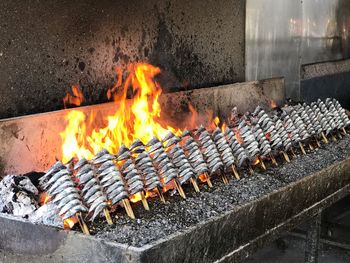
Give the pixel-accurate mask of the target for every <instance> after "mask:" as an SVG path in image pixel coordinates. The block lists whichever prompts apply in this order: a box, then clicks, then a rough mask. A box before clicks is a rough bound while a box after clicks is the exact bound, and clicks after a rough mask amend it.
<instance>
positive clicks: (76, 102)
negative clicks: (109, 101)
mask: <svg viewBox="0 0 350 263" xmlns="http://www.w3.org/2000/svg"><path fill="white" fill-rule="evenodd" d="M83 101H84V95H83V92H82V91H81V90H80V88H79V86H77V85H73V86H72V94H70V93H67V95H66V96H65V97H64V98H63V104H64V108H67V107H68V106H80V105H81V103H82V102H83Z"/></svg>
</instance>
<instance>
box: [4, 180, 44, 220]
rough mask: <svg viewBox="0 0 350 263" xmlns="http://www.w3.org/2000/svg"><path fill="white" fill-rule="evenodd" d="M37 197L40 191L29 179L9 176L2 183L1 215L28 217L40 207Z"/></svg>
mask: <svg viewBox="0 0 350 263" xmlns="http://www.w3.org/2000/svg"><path fill="white" fill-rule="evenodd" d="M36 195H38V189H37V188H36V187H35V186H34V185H33V184H32V182H31V181H30V180H29V178H28V177H24V176H18V175H7V176H5V177H4V179H3V180H2V181H1V182H0V213H8V214H13V215H14V216H18V217H27V216H28V215H30V214H31V213H33V211H35V210H36V209H37V208H38V207H39V205H38V203H37V201H36V200H35V198H34V197H35V196H36Z"/></svg>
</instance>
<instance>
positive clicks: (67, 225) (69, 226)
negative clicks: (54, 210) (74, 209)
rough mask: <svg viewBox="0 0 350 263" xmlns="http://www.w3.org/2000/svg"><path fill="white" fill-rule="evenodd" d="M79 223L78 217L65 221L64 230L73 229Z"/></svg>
mask: <svg viewBox="0 0 350 263" xmlns="http://www.w3.org/2000/svg"><path fill="white" fill-rule="evenodd" d="M77 222H78V218H77V216H72V217H70V218H67V219H65V220H64V221H63V228H64V229H67V230H68V229H72V228H73V226H74V225H75V224H76V223H77Z"/></svg>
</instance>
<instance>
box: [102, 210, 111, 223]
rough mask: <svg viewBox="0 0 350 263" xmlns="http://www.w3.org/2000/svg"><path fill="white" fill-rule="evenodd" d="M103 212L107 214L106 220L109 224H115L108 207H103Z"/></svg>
mask: <svg viewBox="0 0 350 263" xmlns="http://www.w3.org/2000/svg"><path fill="white" fill-rule="evenodd" d="M103 213H104V215H105V218H106V221H107V223H108V225H113V221H112V218H111V214H110V213H109V211H108V209H107V208H105V209H103Z"/></svg>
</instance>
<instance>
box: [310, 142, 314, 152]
mask: <svg viewBox="0 0 350 263" xmlns="http://www.w3.org/2000/svg"><path fill="white" fill-rule="evenodd" d="M309 148H310V150H311V151H313V150H314V147H313V146H312V145H311V143H309Z"/></svg>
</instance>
